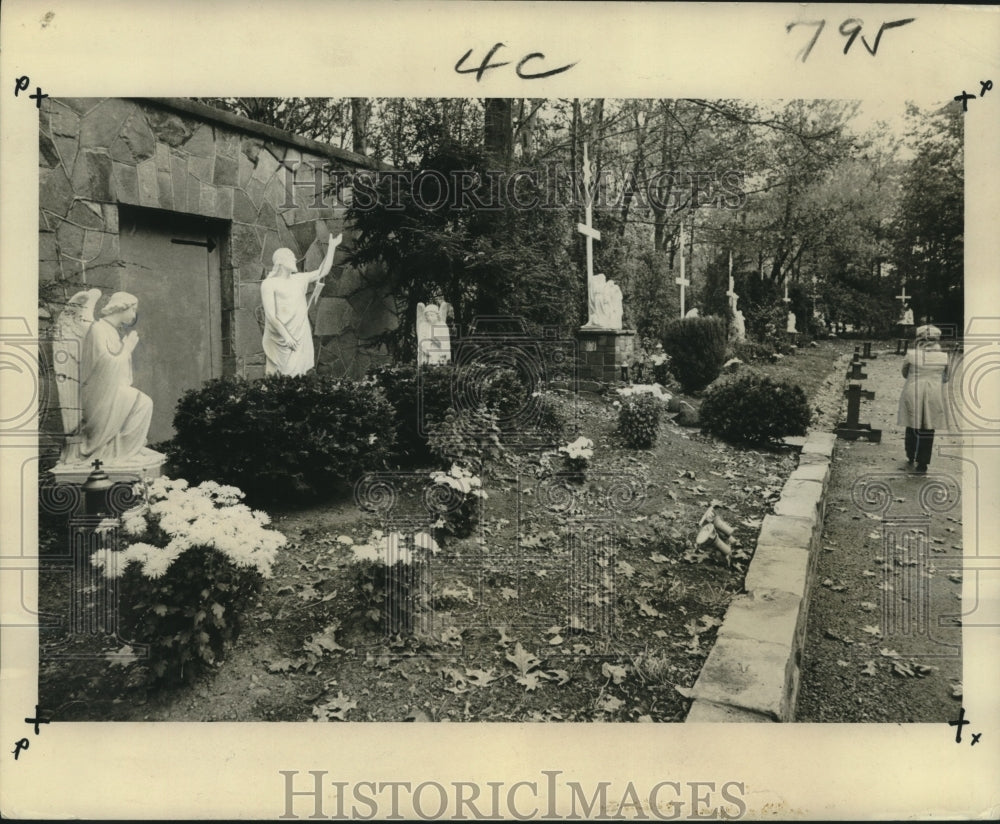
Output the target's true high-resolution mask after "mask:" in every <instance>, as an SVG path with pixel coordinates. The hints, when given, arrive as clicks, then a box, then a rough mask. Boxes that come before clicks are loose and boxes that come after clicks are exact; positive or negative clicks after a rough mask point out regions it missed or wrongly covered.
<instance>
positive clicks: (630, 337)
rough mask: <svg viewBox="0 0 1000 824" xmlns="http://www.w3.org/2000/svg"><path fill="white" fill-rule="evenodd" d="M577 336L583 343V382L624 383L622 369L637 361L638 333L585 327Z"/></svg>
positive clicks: (580, 367)
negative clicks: (636, 341) (621, 381)
mask: <svg viewBox="0 0 1000 824" xmlns="http://www.w3.org/2000/svg"><path fill="white" fill-rule="evenodd" d="M576 336H577V340H578V341H579V342H580V350H579V355H580V360H579V370H578V374H579V377H580V380H584V381H596V382H598V383H617V382H619V381H620V380H621V379H622V367H623V366H629V365H631V364H632V362H633V361H634V360H635V332H634V331H633V330H631V329H601V328H600V327H595V326H582V327H580V329H579V331H578V332H577V333H576Z"/></svg>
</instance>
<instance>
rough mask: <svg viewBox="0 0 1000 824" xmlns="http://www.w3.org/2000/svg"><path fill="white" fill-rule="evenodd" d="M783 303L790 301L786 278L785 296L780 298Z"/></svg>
mask: <svg viewBox="0 0 1000 824" xmlns="http://www.w3.org/2000/svg"><path fill="white" fill-rule="evenodd" d="M782 300H783V301H784V302H785V303H791V302H792V299H791V298H790V297H788V278H787V277H786V278H785V296H784V297H783V298H782Z"/></svg>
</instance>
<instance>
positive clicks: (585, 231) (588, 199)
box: [576, 143, 601, 296]
mask: <svg viewBox="0 0 1000 824" xmlns="http://www.w3.org/2000/svg"><path fill="white" fill-rule="evenodd" d="M583 188H584V205H583V213H584V219H585V220H586V221H587V222H586V224H584V223H577V224H576V230H577V231H578V232H579V233H580V234H582V235H585V236H586V238H587V294H588V296H589V295H590V279H591V278H592V277H594V241H595V240H600V239H601V233H600V232H599V231H597V229H595V228H594V227H593V226H592V225H591V220H592V218H593V209H592V204H593V196H592V194H591V191H590V160H589V159H588V157H587V144H586V143H584V144H583Z"/></svg>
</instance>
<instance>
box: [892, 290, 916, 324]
mask: <svg viewBox="0 0 1000 824" xmlns="http://www.w3.org/2000/svg"><path fill="white" fill-rule="evenodd" d="M912 297H913V295H908V294H906V282H905V281H904V282H903V288H902V290H901V292H900V294H898V295H896V300H898V301H899V302H900V304H901V306H902V308H903V316H902V318H900V319H899V321H898V324H899V325H900V326H913V309H911V308H910V304H909V300H910V298H912ZM903 331H904V332H905V331H906V330H905V329H904V330H903Z"/></svg>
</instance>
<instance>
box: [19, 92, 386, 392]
mask: <svg viewBox="0 0 1000 824" xmlns="http://www.w3.org/2000/svg"><path fill="white" fill-rule="evenodd" d="M39 121H40V122H39V216H38V221H39V279H40V283H41V284H42V287H43V288H42V292H43V294H50V292H49V291H48V290H50V289H53V286H52V285H54V284H61V285H62V288H59V287H58V286H56V287H55V288H54V290H53V291H52V292H51V294H52V295H53V297H61V298H62V299H65V298H68V297H70V296H72V295H73V293H74V292H75V291H76V290H77V289H79V288H82V287H83V285H84V284H86V285H88V286H99V287H101V286H105V285H110V284H113V283H114V281H115V279H116V275H115V272H114V269H115V268H116V267H121V266H123V265H124V264H123V263H122V260H121V257H120V251H119V235H118V209H119V206H120V205H129V206H144V207H151V208H156V209H164V210H169V211H172V212H177V213H181V214H185V215H195V216H201V217H206V218H214V219H217V220H219V221H224V224H222V225H224V226H225V227H227V228H228V235H229V237H228V242H227V243H224V244H223V247H222V250H221V251H222V266H221V278H222V307H221V308H222V313H223V318H222V327H223V374H240V375H245V376H247V377H256V376H259V375H262V374H263V368H264V367H263V364H264V356H263V351H262V347H261V329H260V319H259V315H260V313H259V307H260V280H261V278H262V277H263V276H264V275H265V274H266V273H267V271H269V270H270V268H271V255H272V254H273V252H274V251H275V250H276V249H278V248H280V247H282V246H286V247H288V248H290V249H292V250H293V251H294V252H295V254H296V256H298V257H299V258H300V259H301V258H302V257H303V256H304V257H305V262H304V268H305V269H311V268H316V267H318V266H319V264H320V262H321V260H322V256H323V253H324V252H325V243H324V244H323V245H322V247H321V246H320V244H319V243H318V242H317V241H316V236H317V229H318V228H319V227H320V225H321V224H322V225H323V226H325V227H326V229H327V230H329V232H331V233H332V234H334V235H335V234H337V233H338V232H341V231H344V233H345V234H344V244H343V245H342V246H341V247H340V249H338V254H337V258H338V259H342V257H343V254H342V253H343V252H344V251H348V250H350V248H351V235H350V232H349V231H347V230H346V228H345V226H344V207H343V206H339V205H337V206H336V207H335V203H333V202H328V203H327V204H326V205H322V204H320V205H318V204H317V203H316V202H315V191H314V186H313V185H312V184H313V183H314V181H315V177H316V172H315V166H320V167H330V166H331V165H332V166H333V167H334V168H338V169H349V168H352V167H363V166H365V165H370V164H369V161H368V159H367V158H363V157H360V156H358V155H352V154H351V153H349V152H343V151H341V150H338V149H336V148H335V147H332V146H326V145H325V144H320V143H316V142H315V141H311V140H307V139H304V138H301V137H297V136H295V135H291V134H287V133H284V132H280V131H279V130H277V129H271V128H269V127H265V126H262V125H261V124H256V123H253V122H252V121H249V120H246V119H244V118H240V117H236V116H234V115H230V114H228V113H224V112H218V111H216V110H214V109H211V108H210V107H207V106H203V105H200V104H197V103H195V102H193V101H188V100H175V99H170V100H146V99H119V98H108V99H99V98H51V97H50V98H47V99H46V100H45V101H44V105H43V107H42V109H41V111H40V115H39ZM282 164H285V168H283V166H282ZM287 167H297V171H296V172H295V177H294V179H293V180H294V182H295V183H297V184H299V185H293V186H292V187H291V188H292V190H293V191H292V193H291V201H289V193H288V188H289V182H290V181H289V179H288V176H290V175H291V174H292V173H291V172H290V171H288V168H287ZM329 200H330V201H333V198H330V199H329ZM384 280H385V279H384V276H383V273H382V272H381V271H379V270H378V269H376V268H369V269H357V268H350V267H345V266H344V265H342V264H341V265H336V266H334V269H333V271H332V273H331V275H330V276H329V277H328V278H327V283H326V286H325V288H324V291H323V296H322V298H321V299H320V306H319V312H318V317H317V324H316V326H317V328H316V329H315V330H314V332H316V334H317V337H318V343H319V346H318V348H317V361H318V363H317V368H318V370H320V371H324V372H329V373H332V374H334V375H336V376H347V377H360V376H361V375H363V374H364V372H365V371H366V370H367V368H368V367H369V366H370V365H371V364H372V363H373V362H377V361H381V360H384V359H385V353H384V352H383V351H380V350H377V349H372V348H371V347H370V346H367V345H366V341H368V340H369V339H370V338H372V337H373V336H375V335H377V334H379V333H381V332H384V331H386V330H390V329H394V328H395V327H396V325H397V324H398V322H399V320H398V317H397V315H396V306H395V301H394V300H393V298H392V296H391V294H390V292H389V290H388V288H387V287H386V285H385V282H384ZM46 284H49V286H48V287H46ZM112 289H113V287H112ZM105 294H106V295H107V294H108V290H107V289H105ZM179 297H181V298H182V296H179ZM57 302H58V301H55V302H54V305H53V311H52V312H51V315H52V317H53V318H54V317H55V315H56V314H57V313H58V311H59V309H58V306H57V305H56V304H57ZM43 335H44V329H43Z"/></svg>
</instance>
